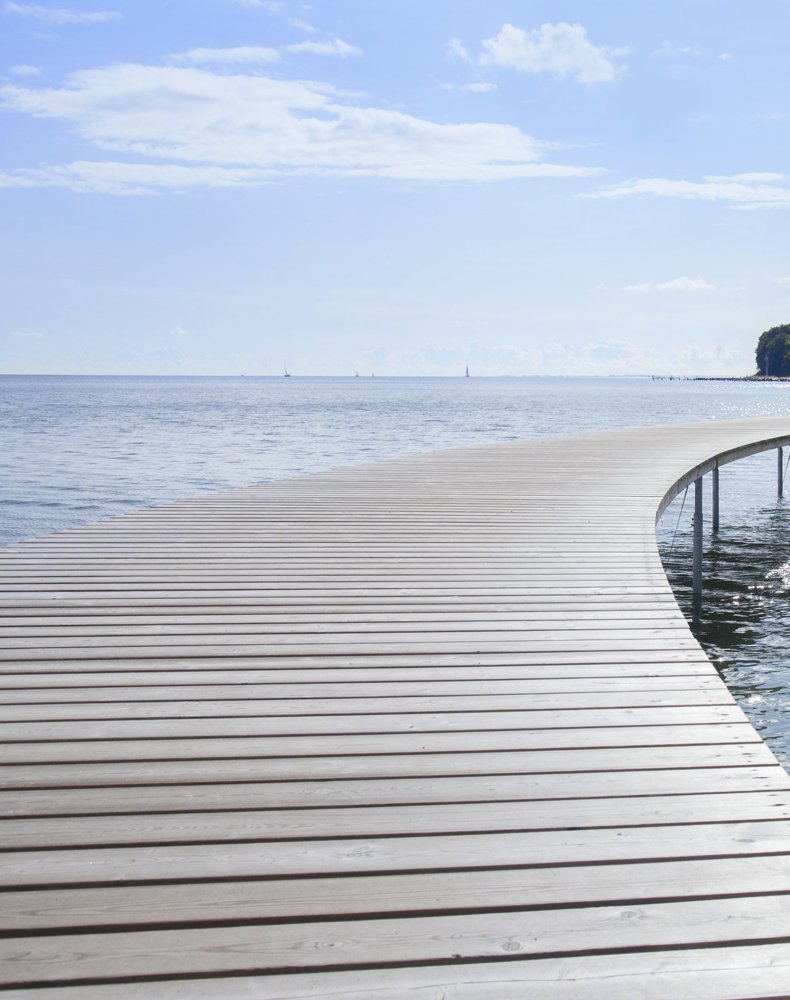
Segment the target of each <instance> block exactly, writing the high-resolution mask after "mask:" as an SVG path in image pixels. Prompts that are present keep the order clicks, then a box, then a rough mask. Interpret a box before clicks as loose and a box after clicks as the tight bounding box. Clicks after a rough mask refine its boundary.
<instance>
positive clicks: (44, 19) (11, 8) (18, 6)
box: [3, 0, 121, 24]
mask: <svg viewBox="0 0 790 1000" xmlns="http://www.w3.org/2000/svg"><path fill="white" fill-rule="evenodd" d="M3 10H4V12H5V13H6V14H19V15H20V16H22V17H32V18H34V19H35V20H36V21H38V22H39V23H41V24H101V23H102V22H104V21H114V20H115V19H116V18H118V17H120V16H121V14H120V12H119V11H117V10H95V11H76V10H69V9H68V8H66V7H45V6H44V5H43V4H38V3H12V2H10V0H9V2H7V3H5V4H4V5H3Z"/></svg>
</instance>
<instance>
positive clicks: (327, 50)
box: [285, 38, 362, 59]
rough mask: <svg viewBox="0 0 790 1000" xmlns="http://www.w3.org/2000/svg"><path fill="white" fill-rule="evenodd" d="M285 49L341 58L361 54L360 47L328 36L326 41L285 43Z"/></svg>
mask: <svg viewBox="0 0 790 1000" xmlns="http://www.w3.org/2000/svg"><path fill="white" fill-rule="evenodd" d="M285 50H286V52H309V53H310V54H311V55H314V56H339V57H340V58H341V59H346V58H347V57H348V56H361V55H362V49H358V48H357V47H356V45H349V44H348V42H344V41H343V39H342V38H330V40H329V41H328V42H297V43H296V44H295V45H286V46H285Z"/></svg>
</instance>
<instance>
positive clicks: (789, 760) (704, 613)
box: [657, 453, 790, 768]
mask: <svg viewBox="0 0 790 1000" xmlns="http://www.w3.org/2000/svg"><path fill="white" fill-rule="evenodd" d="M774 454H775V453H770V455H768V456H755V457H754V458H750V459H745V460H743V461H742V462H740V463H734V464H733V465H732V466H728V467H727V468H726V469H722V472H721V482H722V505H723V506H722V517H721V528H720V531H719V534H718V536H715V535H712V534H711V533H710V530H709V525H710V516H709V511H706V514H705V517H706V527H705V553H704V560H703V566H704V591H703V600H702V606H701V609H700V614H699V618H698V620H697V621H696V622H695V623H694V625H693V630H694V634H695V636H696V637H697V639H698V640H699V642H700V643H701V645H702V646H703V648H704V649H705V651H706V652H707V654H708V656H709V657H710V659H711V660H712V661H713V663H714V664H715V666H716V667H717V669H718V670H719V672H720V674H721V676H722V677H723V678H724V680H725V681H726V683H727V686H728V687H729V689H730V691H731V692H732V693H733V695H734V697H735V698H736V699H737V700H738V703H739V704H740V705H741V707H742V708H743V710H744V711H745V712H746V714H747V715H748V716H749V718H750V720H751V722H752V723H753V725H754V727H755V728H756V729H757V731H758V732H759V733H760V735H761V736H762V737H763V738H764V739H765V740H766V742H767V743H768V744H769V745H770V746H771V748H772V749H773V751H774V753H775V754H776V756H777V757H778V758H779V760H780V761H781V762H782V763H783V764H784V766H785V767H787V768H790V504H788V501H787V500H786V499H785V500H779V499H776V496H775V491H776V480H775V475H776V472H775V462H776V459H775V457H774ZM766 459H768V461H766ZM725 475H726V480H725ZM725 482H726V486H725ZM706 486H707V484H706ZM772 492H773V494H774V496H773V497H772V496H771V493H772ZM680 504H681V500H680V498H678V500H676V501H675V502H674V503H673V504H672V505H671V507H670V508H669V509H668V510H667V512H666V513H665V515H664V517H663V519H662V522H661V524H660V525H659V528H658V531H657V535H658V541H659V549H660V550H661V556H662V559H663V562H664V568H665V569H666V571H667V576H668V578H669V582H670V583H671V584H672V588H673V590H674V592H675V595H676V597H677V599H678V603H679V604H680V606H681V608H682V609H683V612H684V614H685V615H686V617H687V618H688V619H689V621H692V600H691V548H692V520H691V516H690V513H689V511H688V506H689V505H688V503H687V504H686V509H685V510H684V512H683V515H682V516H681V518H680V522H679V524H678V516H679V510H680ZM676 524H677V525H678V529H677V535H676V537H675V539H674V545H673V544H672V539H673V535H674V534H675V526H676Z"/></svg>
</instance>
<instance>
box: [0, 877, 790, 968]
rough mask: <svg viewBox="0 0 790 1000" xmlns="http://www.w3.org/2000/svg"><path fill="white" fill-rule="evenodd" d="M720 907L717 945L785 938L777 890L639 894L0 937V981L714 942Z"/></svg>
mask: <svg viewBox="0 0 790 1000" xmlns="http://www.w3.org/2000/svg"><path fill="white" fill-rule="evenodd" d="M724 907H726V912H727V926H728V928H729V935H730V936H729V938H728V943H730V944H745V943H749V942H752V943H754V944H762V943H763V942H764V941H765V939H766V938H773V939H775V940H776V941H777V942H781V943H788V942H787V927H786V917H787V912H788V899H787V898H786V897H784V896H770V895H768V896H758V897H750V898H748V899H741V898H730V899H727V900H726V901H725V902H723V903H722V902H719V901H714V902H710V901H702V902H698V901H693V902H688V901H684V902H672V903H650V904H644V905H641V906H640V907H639V908H638V911H633V910H630V909H625V910H624V909H623V908H622V907H617V906H612V907H596V906H591V907H582V908H579V909H560V910H541V911H540V912H537V913H535V912H531V911H518V912H511V913H506V914H497V913H490V912H489V913H486V916H485V920H484V921H481V920H480V918H479V915H478V914H472V915H460V916H437V917H432V918H431V917H408V918H400V919H398V918H392V919H387V920H384V919H382V920H366V921H355V920H346V921H327V922H323V923H316V924H305V923H299V924H282V925H277V924H273V925H272V924H270V925H267V926H266V929H265V932H264V931H263V929H262V928H260V927H254V926H253V927H246V926H238V927H212V928H211V929H210V930H209V931H206V930H203V929H192V930H189V929H182V930H175V931H169V930H160V931H156V932H149V931H127V932H125V933H124V934H106V933H105V934H102V933H93V934H84V935H79V937H78V938H76V939H75V938H71V937H69V936H67V935H51V936H46V937H40V936H39V937H30V938H6V939H0V977H2V981H3V982H4V983H6V984H8V985H21V984H23V983H26V982H27V983H31V984H34V983H35V984H38V983H41V984H44V983H46V982H48V981H50V982H52V981H56V982H57V981H63V978H64V976H63V972H64V965H66V966H67V967H68V969H69V974H70V977H71V978H73V979H78V980H79V979H85V980H88V981H90V980H91V979H96V978H104V979H110V980H112V979H113V978H123V977H124V976H129V975H130V974H132V975H135V974H136V975H139V961H140V955H145V956H146V975H147V976H149V977H150V976H169V975H179V974H183V973H184V972H190V973H193V974H194V973H218V972H239V971H241V972H246V971H252V970H255V971H258V972H260V971H263V970H267V971H272V972H285V971H289V970H294V971H296V970H300V969H309V968H311V967H312V968H318V969H331V968H333V967H334V968H344V967H345V968H348V967H351V968H354V967H357V968H360V967H362V968H364V967H368V968H376V967H377V966H378V965H387V964H392V963H394V962H398V963H400V964H403V963H410V962H420V963H424V962H448V961H452V960H455V961H458V960H485V959H489V960H490V959H494V958H499V959H508V960H512V959H514V958H517V957H522V956H524V957H526V956H535V957H541V958H543V957H549V956H554V957H560V956H562V955H579V956H582V955H584V954H585V952H590V951H597V952H601V951H603V952H613V953H615V954H616V953H618V952H621V951H623V950H626V949H637V948H645V947H655V946H663V947H673V946H677V945H679V944H684V945H685V946H686V947H688V946H689V945H696V946H703V945H709V944H711V943H713V942H719V941H720V940H721V912H722V908H724Z"/></svg>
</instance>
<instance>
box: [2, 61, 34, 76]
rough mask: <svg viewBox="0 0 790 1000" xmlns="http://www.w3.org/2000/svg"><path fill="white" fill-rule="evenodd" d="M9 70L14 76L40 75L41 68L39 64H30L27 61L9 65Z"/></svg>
mask: <svg viewBox="0 0 790 1000" xmlns="http://www.w3.org/2000/svg"><path fill="white" fill-rule="evenodd" d="M8 72H9V73H10V74H11V75H12V76H40V75H41V70H40V68H39V67H38V66H28V65H27V64H26V63H22V64H20V65H19V66H11V67H9V70H8Z"/></svg>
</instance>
